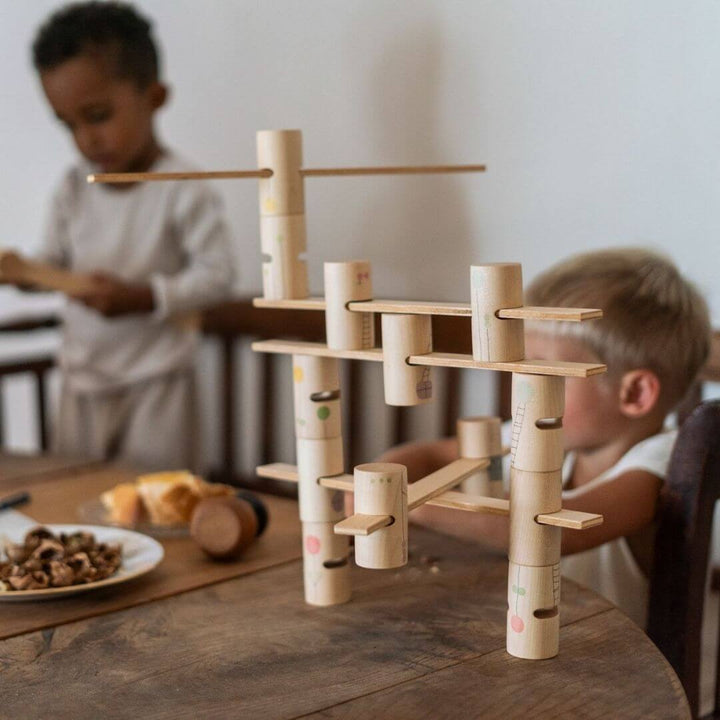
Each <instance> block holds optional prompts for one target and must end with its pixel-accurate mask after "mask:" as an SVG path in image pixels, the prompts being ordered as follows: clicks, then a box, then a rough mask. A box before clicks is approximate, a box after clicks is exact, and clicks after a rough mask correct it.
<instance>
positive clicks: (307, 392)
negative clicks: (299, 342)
mask: <svg viewBox="0 0 720 720" xmlns="http://www.w3.org/2000/svg"><path fill="white" fill-rule="evenodd" d="M293 390H294V397H295V436H296V437H298V438H308V439H312V440H322V439H324V438H334V437H339V436H340V435H341V434H342V427H341V409H340V373H339V360H337V359H335V358H323V357H314V356H312V355H293Z"/></svg>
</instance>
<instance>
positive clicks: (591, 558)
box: [560, 430, 677, 629]
mask: <svg viewBox="0 0 720 720" xmlns="http://www.w3.org/2000/svg"><path fill="white" fill-rule="evenodd" d="M676 438H677V430H668V431H667V432H662V433H660V434H658V435H653V436H652V437H649V438H647V439H646V440H642V441H641V442H639V443H638V444H637V445H634V446H633V447H632V448H630V450H628V451H627V453H625V455H623V456H622V457H621V458H620V460H618V462H617V463H616V464H615V465H613V467H611V468H610V469H609V470H607V471H606V472H604V473H603V474H602V475H600V476H598V477H597V478H595V479H594V480H592V481H591V482H590V483H589V485H592V486H595V485H598V484H600V483H603V482H607V481H608V480H612V479H613V478H616V477H617V476H618V475H621V474H622V473H625V472H629V471H631V470H645V471H646V472H649V473H652V474H653V475H656V476H657V477H659V478H661V479H662V480H664V479H665V478H666V476H667V469H668V464H669V462H670V455H671V454H672V449H673V446H674V445H675V439H676ZM574 462H575V456H574V453H568V455H567V457H566V458H565V462H564V464H563V482H564V483H567V482H568V481H569V479H570V475H571V473H572V468H573V463H574ZM583 487H587V486H585V485H584V486H583ZM560 569H561V572H562V574H563V575H564V576H565V577H567V578H570V579H571V580H574V581H575V582H577V583H579V584H580V585H584V586H585V587H588V588H590V589H592V590H595V591H596V592H598V593H600V595H603V596H604V597H606V598H607V599H608V600H610V602H612V603H613V604H614V605H617V606H618V607H619V608H620V609H621V610H622V611H623V612H624V613H625V614H626V615H628V616H629V617H630V619H632V620H633V621H635V622H636V623H637V624H638V625H639V626H640V627H641V628H643V629H644V628H645V625H646V622H647V603H648V592H649V586H648V579H647V577H645V574H644V573H643V572H642V570H641V569H640V567H639V566H638V564H637V562H636V561H635V557H634V556H633V554H632V551H631V550H630V546H629V545H628V543H627V540H626V539H625V538H624V537H621V538H617V539H616V540H611V541H610V542H607V543H605V544H604V545H599V546H598V547H595V548H592V549H590V550H586V551H585V552H580V553H575V554H574V555H566V556H564V557H563V558H562V560H561V561H560Z"/></svg>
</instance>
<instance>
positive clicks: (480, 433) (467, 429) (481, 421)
mask: <svg viewBox="0 0 720 720" xmlns="http://www.w3.org/2000/svg"><path fill="white" fill-rule="evenodd" d="M457 437H458V449H459V454H460V457H461V458H472V459H477V458H488V459H489V460H490V466H489V467H487V468H485V469H483V470H478V471H477V472H475V473H473V474H472V475H469V476H468V477H466V478H465V479H464V480H463V481H462V483H461V488H462V491H463V492H465V493H469V494H470V495H483V496H485V497H502V496H503V495H504V493H503V485H502V440H501V437H500V418H498V417H490V416H484V417H470V418H460V419H459V420H458V421H457Z"/></svg>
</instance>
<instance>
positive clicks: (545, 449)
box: [510, 373, 565, 472]
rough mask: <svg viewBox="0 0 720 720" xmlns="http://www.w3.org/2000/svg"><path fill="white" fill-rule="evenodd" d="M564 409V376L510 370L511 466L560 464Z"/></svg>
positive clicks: (532, 468)
mask: <svg viewBox="0 0 720 720" xmlns="http://www.w3.org/2000/svg"><path fill="white" fill-rule="evenodd" d="M564 412H565V378H563V377H552V376H544V375H528V374H524V373H513V377H512V416H513V420H512V423H513V424H512V443H511V449H510V458H511V460H510V462H511V465H512V466H513V467H516V468H518V469H519V470H528V471H533V472H550V471H552V470H559V469H560V468H562V465H563V459H564V448H563V430H562V416H563V414H564Z"/></svg>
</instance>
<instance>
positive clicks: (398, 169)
mask: <svg viewBox="0 0 720 720" xmlns="http://www.w3.org/2000/svg"><path fill="white" fill-rule="evenodd" d="M485 170H486V168H485V165H415V166H413V165H397V166H394V167H392V166H390V167H347V168H302V169H301V170H300V174H301V175H302V176H303V177H331V176H333V177H334V176H340V175H429V174H433V173H461V172H485Z"/></svg>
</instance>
